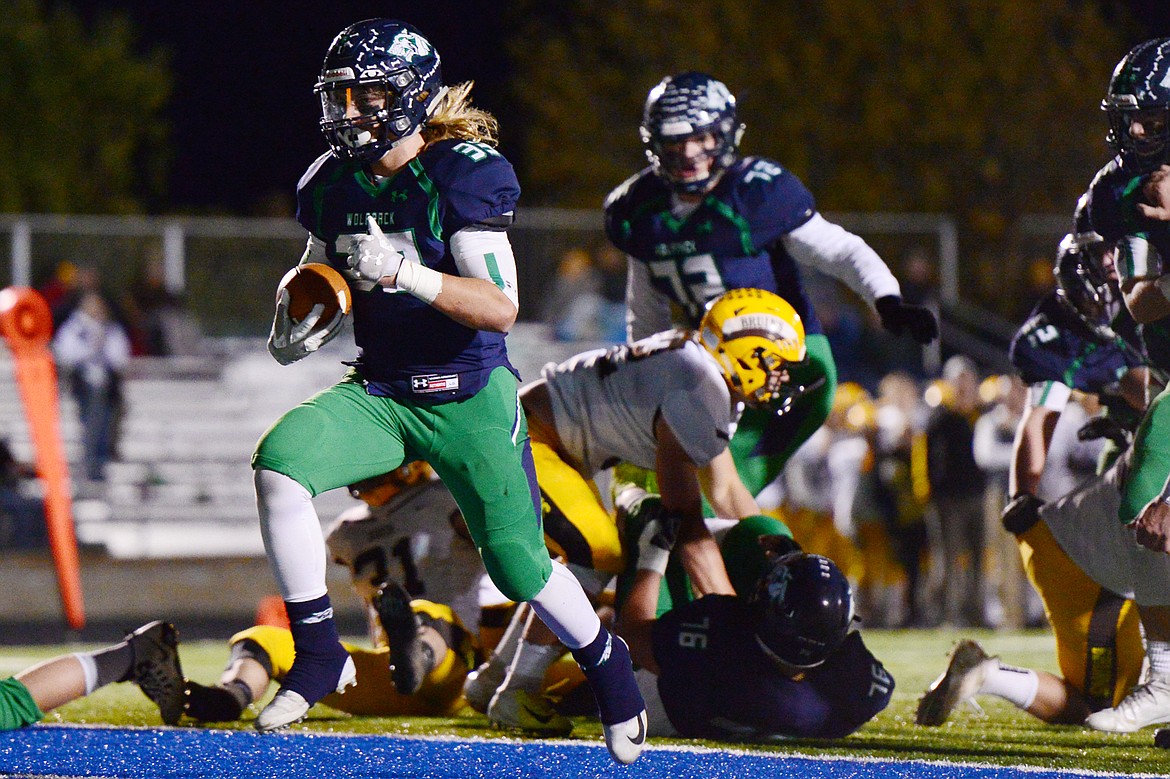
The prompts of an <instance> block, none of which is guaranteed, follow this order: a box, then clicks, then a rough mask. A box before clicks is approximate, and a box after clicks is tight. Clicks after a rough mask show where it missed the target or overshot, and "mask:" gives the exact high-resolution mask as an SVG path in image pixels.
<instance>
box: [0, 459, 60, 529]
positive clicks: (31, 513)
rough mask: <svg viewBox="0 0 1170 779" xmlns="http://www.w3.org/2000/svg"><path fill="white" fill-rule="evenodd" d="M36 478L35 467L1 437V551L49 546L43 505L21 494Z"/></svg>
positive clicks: (35, 499) (37, 500)
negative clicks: (18, 454)
mask: <svg viewBox="0 0 1170 779" xmlns="http://www.w3.org/2000/svg"><path fill="white" fill-rule="evenodd" d="M36 475H37V474H36V469H35V468H33V467H32V466H31V465H28V464H27V463H22V462H20V461H19V460H17V459H16V457H14V456H13V454H12V449H11V448H10V447H9V445H8V439H6V438H0V548H3V549H21V548H31V547H43V546H44V545H45V544H46V543H47V540H48V539H47V534H46V526H45V509H44V504H43V503H42V502H41V501H40V500H39V499H37V498H34V497H31V496H28V495H26V494H24V493H23V492H22V491H21V485H22V484H23V483H24V482H25V481H26V480H28V479H33V478H35V477H36Z"/></svg>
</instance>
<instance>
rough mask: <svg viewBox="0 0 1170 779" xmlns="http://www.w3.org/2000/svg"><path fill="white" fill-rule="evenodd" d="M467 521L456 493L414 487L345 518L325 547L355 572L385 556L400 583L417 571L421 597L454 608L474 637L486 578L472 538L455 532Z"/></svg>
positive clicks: (434, 484)
mask: <svg viewBox="0 0 1170 779" xmlns="http://www.w3.org/2000/svg"><path fill="white" fill-rule="evenodd" d="M462 522H463V517H462V515H460V513H459V507H458V506H457V505H456V504H455V499H454V498H453V497H451V493H450V492H448V490H447V488H446V487H444V486H443V483H442V482H441V481H438V480H435V481H430V482H426V483H424V484H419V485H416V486H413V487H408V488H407V489H405V490H403V491H402V492H400V493H398V494H397V495H395V496H394V497H393V498H391V499H390V500H389V501H387V502H386V503H385V504H383V505H381V506H379V507H378V508H375V509H371V508H370V507H369V506H367V505H366V504H365V503H362V504H359V505H357V506H354V507H353V508H351V509H348V510H346V511H344V512H342V513H341V515H339V516H338V517H337V519H336V520H335V521H334V522H333V524H332V526H330V528H329V530H328V532H327V534H326V537H325V543H326V545H327V546H328V547H329V555H330V557H331V558H332V559H333V561H334V562H337V563H340V564H342V565H345V566H347V567H349V569H350V571H351V573H352V572H353V568H354V561H355V560H357V559H359V558H365V557H366V555H369V554H373V555H379V556H380V557H381V559H382V562H383V564H384V565H385V567H386V569H387V571H388V572H389V574H390V575H391V576H393V577H394V579H395V580H396V581H398V582H399V583H404V582H405V579H406V575H405V571H404V568H405V567H406V566H408V565H409V566H413V567H414V569H415V571H416V573H417V577H418V579H419V580H421V582H422V584H423V587H424V588H425V589H424V591H423V592H422V594H421V595H419V596H417V597H422V598H426V599H427V600H431V601H435V602H436V603H444V604H446V605H448V606H450V607H451V608H452V609H453V610H454V611H455V613H456V614H457V615H458V616H459V619H460V620H462V621H463V624H464V626H465V627H467V628H468V629H469V630H471V631H472V632H474V631H476V630H477V627H478V624H479V596H478V591H479V582H480V579H481V578H483V577H484V576H486V575H487V574H486V572H485V571H484V567H483V563H482V562H481V561H480V557H479V553H478V552H477V551H476V550H475V546H474V545H473V544H472V543H471V541H470V539H468V538H466V537H464V536H463V535H460V534H459V533H457V532H456V531H455V523H458V524H462Z"/></svg>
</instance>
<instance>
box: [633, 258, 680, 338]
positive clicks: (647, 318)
mask: <svg viewBox="0 0 1170 779" xmlns="http://www.w3.org/2000/svg"><path fill="white" fill-rule="evenodd" d="M626 265H627V271H626V340H628V341H630V342H633V341H638V340H641V339H643V338H647V337H649V336H651V335H654V334H655V333H661V332H662V331H663V330H669V329H670V325H671V322H670V299H669V298H667V297H666V295H664V294H662V293H661V292H659V291H658V290H657V289H655V288H654V285H653V284H651V283H650V266H649V265H647V264H646V263H644V262H640V261H639V260H636V259H634V258H633V257H630V256H628V255H627V257H626Z"/></svg>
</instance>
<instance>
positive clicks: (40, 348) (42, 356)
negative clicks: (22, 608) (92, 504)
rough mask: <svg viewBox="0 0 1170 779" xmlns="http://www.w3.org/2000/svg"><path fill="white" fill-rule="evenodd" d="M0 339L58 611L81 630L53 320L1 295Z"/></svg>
mask: <svg viewBox="0 0 1170 779" xmlns="http://www.w3.org/2000/svg"><path fill="white" fill-rule="evenodd" d="M0 334H3V336H4V340H5V341H7V342H8V347H9V348H10V349H11V350H12V354H13V356H14V357H15V358H16V381H17V384H18V386H19V387H20V397H21V400H22V401H23V403H24V414H25V418H26V419H27V420H28V427H29V437H30V438H31V439H32V443H33V448H34V449H35V450H36V465H37V473H38V474H39V475H40V477H41V480H42V481H43V482H44V486H45V522H46V523H47V524H48V529H49V546H50V547H51V548H52V550H53V562H54V564H55V565H56V567H57V587H58V589H60V591H61V605H62V607H63V608H64V610H65V619H66V621H68V623H69V627H71V628H73V629H74V630H81V629H82V628H83V627H85V604H84V603H83V601H82V597H81V564H80V562H79V560H78V554H77V537H76V535H75V534H74V532H73V501H72V499H71V498H70V495H69V465H68V463H67V461H66V459H65V451H64V446H63V444H62V443H61V421H60V403H59V401H58V398H57V366H56V365H55V364H54V362H53V353H52V352H50V351H49V339H50V338H51V337H52V334H53V317H52V315H51V314H50V313H49V305H48V304H47V303H46V302H45V299H44V298H43V297H41V295H40V293H38V292H37V291H36V290H32V289H28V288H25V287H7V288H6V289H2V290H0Z"/></svg>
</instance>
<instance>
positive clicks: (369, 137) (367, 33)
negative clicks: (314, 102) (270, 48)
mask: <svg viewBox="0 0 1170 779" xmlns="http://www.w3.org/2000/svg"><path fill="white" fill-rule="evenodd" d="M439 65H440V63H439V53H438V52H437V51H436V50H435V47H434V46H432V45H431V42H430V41H428V40H427V39H426V38H425V37H423V35H422V33H420V32H419V31H418V30H416V29H414V28H413V27H411V26H410V25H409V24H406V23H405V22H399V21H396V20H393V19H367V20H365V21H362V22H358V23H357V24H351V25H350V26H349V27H346V28H345V29H344V30H342V31H341V32H340V33H338V35H337V37H336V38H334V39H333V43H332V44H330V46H329V51H328V52H327V53H326V55H325V62H324V64H323V65H322V66H321V77H320V78H319V79H318V80H317V84H316V86H315V87H314V89H313V91H314V92H315V93H316V94H317V95H318V96H319V97H320V99H321V131H322V132H323V133H325V137H326V139H328V141H329V147H330V148H331V149H332V150H333V153H334V154H335V155H337V157H339V158H340V159H343V160H356V161H358V162H363V163H366V164H369V163H372V162H374V161H376V160H378V159H380V158H381V157H382V156H383V155H385V154H386V152H388V151H390V149H392V148H394V147H395V146H396V145H398V143H399V142H401V141H402V139H403V138H406V137H407V136H409V135H411V134H412V133H413V132H414V131H415V130H416V129H418V127H419V126H420V125H421V124H422V123H423V122H424V121H426V118H427V117H428V116H430V114H431V112H432V111H433V110H434V109H435V107H436V106H437V105H438V103H439V99H440V98H441V97H442V96H443V93H444V92H446V87H444V86H443V77H442V73H441V70H440V67H439Z"/></svg>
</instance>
